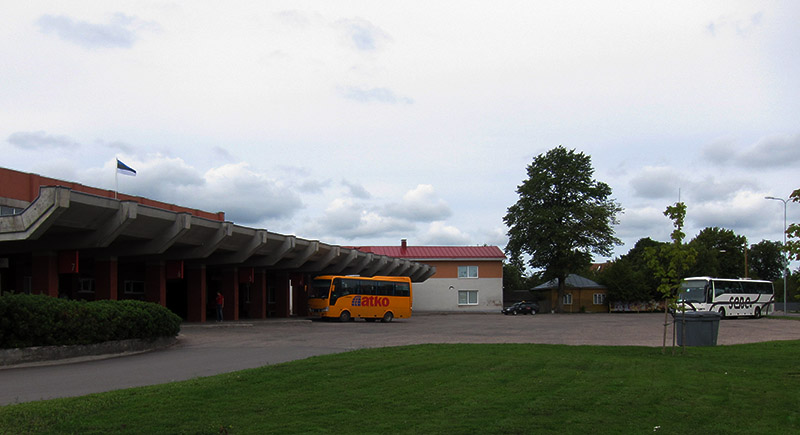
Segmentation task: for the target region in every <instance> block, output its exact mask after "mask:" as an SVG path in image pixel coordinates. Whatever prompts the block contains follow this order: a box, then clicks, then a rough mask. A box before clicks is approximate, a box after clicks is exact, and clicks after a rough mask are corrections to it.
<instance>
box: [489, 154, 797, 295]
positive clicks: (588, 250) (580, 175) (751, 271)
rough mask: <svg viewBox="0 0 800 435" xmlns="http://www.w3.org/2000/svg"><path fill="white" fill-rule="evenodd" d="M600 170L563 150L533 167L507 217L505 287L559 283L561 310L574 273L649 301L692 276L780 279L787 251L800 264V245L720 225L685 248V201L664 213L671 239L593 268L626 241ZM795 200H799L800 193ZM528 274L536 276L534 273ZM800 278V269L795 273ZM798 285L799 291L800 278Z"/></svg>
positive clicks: (792, 233)
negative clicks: (596, 258)
mask: <svg viewBox="0 0 800 435" xmlns="http://www.w3.org/2000/svg"><path fill="white" fill-rule="evenodd" d="M593 173H594V169H593V168H592V165H591V158H590V157H589V156H587V155H585V154H583V153H581V152H577V151H575V150H574V149H573V150H568V149H566V148H564V147H563V146H561V145H559V146H558V147H556V148H554V149H552V150H550V151H548V152H547V153H544V154H541V155H539V156H537V157H535V158H534V159H533V162H532V163H531V164H529V165H528V167H527V174H528V178H527V179H526V180H524V181H523V182H522V184H520V186H518V188H517V193H518V194H519V199H518V200H517V202H516V203H515V204H513V205H512V206H510V207H509V208H508V210H507V213H506V215H505V216H504V218H503V221H504V222H505V224H506V225H507V226H508V228H509V230H508V237H509V242H508V245H507V246H506V255H507V256H508V257H509V261H508V262H507V264H506V265H505V267H504V274H503V276H504V282H503V284H504V287H505V288H508V289H531V288H533V287H535V286H536V285H538V284H540V283H542V282H545V281H549V280H552V279H556V280H557V281H558V284H559V285H558V293H559V294H558V301H559V302H558V304H559V305H558V307H556V310H557V311H561V309H562V307H561V302H562V300H563V294H564V282H565V280H566V277H567V276H568V275H569V274H570V273H577V274H580V275H583V276H586V277H587V278H590V279H593V280H595V281H597V282H598V283H600V284H603V285H605V286H606V287H607V288H608V299H609V300H610V301H612V302H616V301H620V302H644V301H650V300H661V299H663V298H664V291H663V288H662V290H661V291H659V286H662V287H663V286H664V285H665V283H668V282H671V281H675V280H679V279H680V278H683V277H687V276H713V277H731V278H732V277H746V278H752V279H764V280H770V281H776V280H779V279H781V278H782V277H783V272H784V270H785V269H786V260H785V257H784V255H783V254H784V252H786V253H787V254H788V257H789V258H794V259H800V241H797V240H791V241H787V246H786V247H784V246H782V245H783V244H782V243H781V242H776V241H771V240H762V241H761V242H759V243H756V244H750V245H748V243H747V238H746V237H745V236H742V235H737V234H736V233H735V232H734V231H733V230H729V229H726V228H720V227H707V228H704V229H703V230H701V231H700V232H699V233H698V234H697V235H696V236H695V237H694V238H693V239H692V240H691V241H689V242H688V243H683V239H684V237H685V234H683V233H682V227H683V219H684V217H685V215H686V213H687V210H686V206H685V204H683V203H676V204H675V205H673V206H669V207H667V210H666V211H665V212H664V214H665V216H667V217H669V218H670V219H672V220H673V222H674V224H675V231H673V234H672V236H671V238H672V240H673V241H672V242H660V241H656V240H652V239H651V238H649V237H645V238H642V239H639V241H637V242H636V244H635V245H634V247H633V248H631V250H630V251H628V253H627V254H625V255H622V256H621V257H619V258H616V259H615V260H614V261H612V262H610V263H608V264H605V265H603V267H600V268H591V267H590V266H591V259H592V256H593V254H597V255H602V256H608V255H610V253H611V251H612V248H613V246H614V245H618V244H620V243H621V242H620V241H619V239H617V238H616V237H615V236H614V230H613V226H614V225H616V224H617V223H618V221H617V214H618V213H621V212H622V211H623V209H622V207H621V206H620V204H618V203H616V202H615V201H614V199H613V198H611V188H610V187H609V186H608V185H607V184H605V183H603V182H600V181H597V180H594V179H593V178H592V175H593ZM790 199H791V200H792V201H794V202H798V203H800V189H798V190H796V191H794V192H793V193H792V195H791V196H790ZM787 235H788V236H789V237H794V238H797V239H800V225H798V224H792V225H791V226H790V227H789V228H788V229H787ZM676 261H678V262H681V263H682V264H681V265H680V267H676V264H675V262H676ZM526 270H534V271H535V272H534V273H531V274H527V273H525V271H526ZM670 274H673V275H674V274H679V275H681V276H672V277H669V276H668V275H670ZM798 276H800V270H799V271H795V272H794V274H793V275H792V277H793V278H797V277H798ZM792 277H790V278H792ZM668 278H669V279H668ZM791 281H792V283H791V285H792V289H793V290H794V289H796V287H797V280H796V279H791ZM667 285H668V284H667ZM778 293H779V292H776V299H781V300H782V296H783V295H782V294H781V295H780V296H779V295H778ZM791 294H794V292H792V293H791Z"/></svg>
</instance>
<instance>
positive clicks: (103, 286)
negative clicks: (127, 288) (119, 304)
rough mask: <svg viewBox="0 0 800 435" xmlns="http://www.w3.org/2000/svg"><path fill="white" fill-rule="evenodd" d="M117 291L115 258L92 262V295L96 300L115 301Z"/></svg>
mask: <svg viewBox="0 0 800 435" xmlns="http://www.w3.org/2000/svg"><path fill="white" fill-rule="evenodd" d="M117 289H118V269H117V257H110V258H104V259H97V260H95V261H94V294H95V299H96V300H101V299H108V300H112V301H115V300H117V299H118V297H117Z"/></svg>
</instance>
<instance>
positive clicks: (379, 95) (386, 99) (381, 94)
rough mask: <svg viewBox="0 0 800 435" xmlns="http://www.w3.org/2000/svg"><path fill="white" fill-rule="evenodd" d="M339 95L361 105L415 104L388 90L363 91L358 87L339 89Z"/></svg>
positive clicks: (372, 89) (409, 99) (371, 89)
mask: <svg viewBox="0 0 800 435" xmlns="http://www.w3.org/2000/svg"><path fill="white" fill-rule="evenodd" d="M339 94H340V95H341V96H342V97H344V98H345V99H348V100H353V101H358V102H359V103H370V102H373V101H374V102H378V103H386V104H414V100H412V99H411V98H407V97H401V96H398V95H396V94H395V93H394V91H392V90H391V89H388V88H370V89H362V88H356V87H343V88H339Z"/></svg>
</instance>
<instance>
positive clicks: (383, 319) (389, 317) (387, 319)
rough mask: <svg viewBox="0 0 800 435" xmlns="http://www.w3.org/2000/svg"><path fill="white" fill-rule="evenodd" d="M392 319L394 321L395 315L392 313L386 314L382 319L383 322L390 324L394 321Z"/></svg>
mask: <svg viewBox="0 0 800 435" xmlns="http://www.w3.org/2000/svg"><path fill="white" fill-rule="evenodd" d="M392 319H394V314H392V312H391V311H387V312H386V314H384V315H383V318H382V319H381V322H383V323H389V322H391V321H392Z"/></svg>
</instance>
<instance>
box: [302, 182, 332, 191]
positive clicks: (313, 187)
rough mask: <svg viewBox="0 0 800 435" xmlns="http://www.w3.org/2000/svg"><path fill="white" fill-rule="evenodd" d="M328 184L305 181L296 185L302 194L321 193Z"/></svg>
mask: <svg viewBox="0 0 800 435" xmlns="http://www.w3.org/2000/svg"><path fill="white" fill-rule="evenodd" d="M330 184H331V182H330V180H324V181H317V180H305V181H303V182H302V183H300V184H299V185H298V187H297V189H298V190H299V191H301V192H303V193H322V191H323V190H325V188H326V187H328V186H330Z"/></svg>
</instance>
